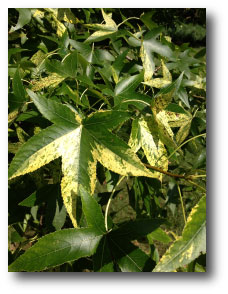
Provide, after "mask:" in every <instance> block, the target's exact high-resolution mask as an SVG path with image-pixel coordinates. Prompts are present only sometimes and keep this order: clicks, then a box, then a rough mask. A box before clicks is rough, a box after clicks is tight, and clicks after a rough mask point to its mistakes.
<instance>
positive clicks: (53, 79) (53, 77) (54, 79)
mask: <svg viewBox="0 0 228 294" xmlns="http://www.w3.org/2000/svg"><path fill="white" fill-rule="evenodd" d="M64 79H65V78H64V77H62V76H60V75H58V74H56V73H52V74H50V75H49V76H48V77H45V78H41V79H40V80H38V81H35V82H33V86H32V91H39V90H41V89H43V88H47V87H56V86H57V85H58V84H60V83H61V82H62V81H63V80H64Z"/></svg>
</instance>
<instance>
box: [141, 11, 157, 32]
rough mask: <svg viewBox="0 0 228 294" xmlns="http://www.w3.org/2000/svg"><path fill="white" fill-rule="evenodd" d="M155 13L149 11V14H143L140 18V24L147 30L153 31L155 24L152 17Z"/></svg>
mask: <svg viewBox="0 0 228 294" xmlns="http://www.w3.org/2000/svg"><path fill="white" fill-rule="evenodd" d="M154 13H155V11H149V12H146V13H145V12H144V13H143V14H142V15H141V16H140V19H141V20H142V22H143V23H144V24H145V25H146V26H147V27H148V29H149V30H151V29H153V28H154V27H155V26H157V24H156V23H155V22H153V21H152V17H153V15H154Z"/></svg>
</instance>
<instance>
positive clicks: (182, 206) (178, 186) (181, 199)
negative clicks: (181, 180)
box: [177, 183, 187, 225]
mask: <svg viewBox="0 0 228 294" xmlns="http://www.w3.org/2000/svg"><path fill="white" fill-rule="evenodd" d="M177 189H178V192H179V196H180V202H181V208H182V213H183V217H184V223H185V225H186V222H187V221H186V215H185V210H184V202H183V198H182V194H181V190H180V185H179V184H178V183H177Z"/></svg>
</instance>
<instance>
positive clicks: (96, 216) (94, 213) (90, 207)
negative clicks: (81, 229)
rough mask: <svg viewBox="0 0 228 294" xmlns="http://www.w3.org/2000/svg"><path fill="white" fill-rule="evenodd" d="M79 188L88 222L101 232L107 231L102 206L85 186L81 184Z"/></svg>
mask: <svg viewBox="0 0 228 294" xmlns="http://www.w3.org/2000/svg"><path fill="white" fill-rule="evenodd" d="M79 190H80V195H81V199H82V209H83V212H84V214H85V216H86V221H87V224H88V225H89V226H91V227H94V228H95V229H96V230H97V231H98V232H100V233H101V234H103V233H105V232H106V230H105V224H104V217H103V214H102V210H101V206H100V205H99V204H98V203H97V201H96V200H95V199H94V197H93V196H92V195H90V194H89V193H88V192H87V191H86V190H85V188H84V187H83V186H80V187H79Z"/></svg>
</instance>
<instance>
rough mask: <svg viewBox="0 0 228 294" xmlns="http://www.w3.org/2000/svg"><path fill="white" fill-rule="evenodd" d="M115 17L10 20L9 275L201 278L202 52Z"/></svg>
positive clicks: (153, 22)
mask: <svg viewBox="0 0 228 294" xmlns="http://www.w3.org/2000/svg"><path fill="white" fill-rule="evenodd" d="M79 10H80V11H79ZM124 11H125V10H115V9H114V10H113V9H70V8H59V9H51V8H43V9H41V8H38V9H36V8H32V9H27V8H26V9H25V8H19V9H11V10H10V11H9V54H8V63H9V71H8V75H9V78H8V81H9V84H8V89H9V98H8V106H9V108H8V109H9V114H8V123H9V129H8V130H9V132H8V134H9V135H8V136H9V137H8V138H9V140H8V141H9V145H8V146H9V148H8V149H9V264H10V265H9V271H98V272H115V271H121V272H139V271H140V272H145V271H150V272H151V271H153V272H172V271H183V272H190V271H195V272H200V271H205V267H206V264H205V254H206V196H205V191H206V190H205V185H206V182H205V179H206V178H205V177H206V134H205V131H206V49H205V47H204V46H202V45H201V47H192V46H190V43H181V44H179V43H177V42H175V38H174V41H173V39H172V38H173V36H176V35H177V34H178V33H179V31H178V28H177V27H176V29H175V34H174V33H173V30H174V28H173V27H172V28H171V29H170V30H169V29H167V27H164V26H161V25H159V24H158V23H159V22H158V20H157V17H158V15H159V14H160V15H162V14H164V15H166V13H167V12H166V10H164V11H161V10H159V11H158V10H157V11H156V10H154V9H152V10H149V11H148V10H145V11H144V12H142V13H141V14H140V15H138V14H137V15H136V14H135V15H130V16H129V15H124ZM126 12H127V11H126ZM192 13H193V12H192ZM194 13H196V12H194ZM194 13H193V14H194ZM177 15H178V13H177ZM162 19H163V18H162V17H161V22H162ZM186 25H188V24H186Z"/></svg>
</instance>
